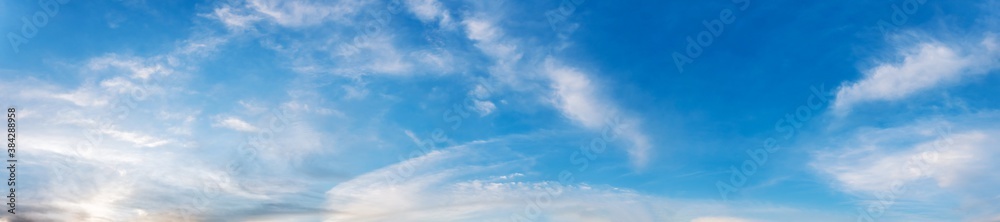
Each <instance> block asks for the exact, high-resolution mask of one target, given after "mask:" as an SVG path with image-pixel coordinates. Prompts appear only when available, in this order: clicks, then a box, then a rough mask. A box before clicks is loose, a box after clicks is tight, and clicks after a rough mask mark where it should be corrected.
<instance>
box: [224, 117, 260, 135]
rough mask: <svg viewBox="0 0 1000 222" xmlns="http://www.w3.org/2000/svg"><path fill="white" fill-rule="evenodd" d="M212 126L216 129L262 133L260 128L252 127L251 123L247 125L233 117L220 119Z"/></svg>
mask: <svg viewBox="0 0 1000 222" xmlns="http://www.w3.org/2000/svg"><path fill="white" fill-rule="evenodd" d="M212 126H214V127H223V128H227V129H231V130H236V131H240V132H257V131H260V128H257V127H256V126H254V125H252V124H250V123H247V122H246V121H243V120H242V119H240V118H236V117H232V116H230V117H223V118H218V119H217V120H216V121H215V123H213V124H212Z"/></svg>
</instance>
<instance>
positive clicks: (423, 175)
mask: <svg viewBox="0 0 1000 222" xmlns="http://www.w3.org/2000/svg"><path fill="white" fill-rule="evenodd" d="M493 145H495V143H491V142H484V143H475V144H466V145H461V146H455V147H449V148H445V149H442V150H436V151H431V152H428V153H427V154H425V155H422V156H417V157H413V158H411V159H407V160H403V161H402V162H399V163H396V164H393V165H389V166H387V167H384V168H381V169H377V170H374V171H372V172H369V173H366V174H363V175H361V176H358V177H355V178H353V179H351V180H349V181H345V182H343V183H340V184H338V185H337V186H335V187H333V188H332V189H330V190H329V191H327V192H326V197H327V205H326V209H327V210H328V211H329V212H330V213H328V214H327V215H326V219H325V221H400V220H402V221H511V220H515V221H517V220H518V219H520V220H521V221H756V220H750V219H739V218H771V219H772V220H775V219H778V218H780V219H782V220H805V219H806V218H809V219H813V220H821V221H835V220H832V219H830V218H836V217H835V216H830V215H829V214H826V213H819V212H809V211H802V210H797V209H793V208H787V207H775V206H769V205H766V204H761V203H754V204H752V205H750V203H731V205H727V204H721V203H717V202H713V201H695V200H668V199H665V198H660V197H655V196H648V195H643V194H641V193H639V192H636V191H632V190H627V189H620V188H615V187H608V186H595V185H589V184H561V183H559V182H555V181H525V180H519V179H521V178H524V177H525V176H524V174H522V173H517V172H511V171H512V170H516V169H523V167H524V166H525V164H528V162H525V160H523V159H522V160H518V161H514V162H510V161H509V160H506V159H504V158H506V157H509V156H505V155H511V154H510V153H502V152H501V153H498V150H496V149H483V148H482V147H478V146H493ZM481 150H490V151H489V152H490V153H479V152H480V151H481ZM513 156H517V155H513ZM484 157H489V158H487V159H486V160H484V161H485V162H480V161H476V162H467V160H469V159H481V158H484ZM505 160H506V161H505ZM746 206H752V207H746ZM718 215H740V216H739V217H720V216H718ZM796 218H798V219H796Z"/></svg>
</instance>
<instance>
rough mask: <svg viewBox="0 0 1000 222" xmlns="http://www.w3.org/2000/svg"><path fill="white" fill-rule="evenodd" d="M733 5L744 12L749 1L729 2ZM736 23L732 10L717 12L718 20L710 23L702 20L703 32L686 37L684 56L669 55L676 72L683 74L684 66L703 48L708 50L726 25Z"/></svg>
mask: <svg viewBox="0 0 1000 222" xmlns="http://www.w3.org/2000/svg"><path fill="white" fill-rule="evenodd" d="M731 1H732V2H733V4H736V5H737V6H738V7H739V10H740V11H745V10H747V8H749V7H750V0H731ZM734 21H736V16H734V15H733V10H732V9H728V8H726V9H722V10H721V11H719V18H717V19H713V20H711V21H708V20H702V21H701V24H702V25H704V26H705V30H704V31H701V32H699V33H698V34H697V35H695V36H694V37H691V36H690V35H688V36H687V38H686V39H687V46H686V47H684V54H681V53H680V52H678V51H674V54H672V55H671V57H673V60H674V65H675V66H677V72H680V73H683V72H684V65H687V64H690V63H693V62H694V59H697V58H698V57H699V56H701V54H702V53H703V52H705V48H708V47H709V46H711V45H712V43H714V42H715V38H718V37H719V36H720V35H722V33H723V32H724V31H725V30H726V25H729V24H732V23H733V22H734Z"/></svg>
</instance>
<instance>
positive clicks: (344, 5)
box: [247, 0, 371, 27]
mask: <svg viewBox="0 0 1000 222" xmlns="http://www.w3.org/2000/svg"><path fill="white" fill-rule="evenodd" d="M370 2H371V1H367V0H361V1H347V0H339V1H282V0H249V1H247V5H248V7H249V8H251V9H253V10H255V11H256V12H257V13H260V14H262V15H265V16H266V17H267V18H268V19H270V20H272V21H274V22H275V23H278V24H280V25H283V26H289V27H301V26H311V25H317V24H320V23H322V22H324V21H328V20H332V21H339V22H348V21H347V20H346V19H347V18H350V17H351V16H354V15H355V14H357V13H359V12H360V11H361V9H362V8H363V7H364V6H366V5H368V4H370Z"/></svg>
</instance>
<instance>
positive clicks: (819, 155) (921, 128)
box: [810, 113, 1000, 218]
mask: <svg viewBox="0 0 1000 222" xmlns="http://www.w3.org/2000/svg"><path fill="white" fill-rule="evenodd" d="M997 116H998V115H997V114H996V113H976V114H968V115H963V116H955V117H949V119H948V120H940V119H933V120H917V121H915V122H913V123H909V125H904V126H898V127H889V128H884V129H859V130H856V131H854V132H851V133H849V134H848V135H846V136H844V137H845V138H835V140H837V141H842V142H838V143H836V144H834V145H832V146H833V147H830V148H828V149H824V150H821V151H816V152H814V156H815V159H814V160H813V161H812V163H811V164H810V165H811V166H812V167H813V168H814V169H815V170H817V171H818V172H820V174H821V175H823V176H826V177H829V178H830V179H831V180H832V182H833V183H832V184H831V187H834V188H837V189H839V190H841V191H842V192H845V193H847V194H852V195H854V196H857V197H859V198H860V203H859V205H861V206H862V207H868V204H872V203H876V204H878V201H879V200H880V198H881V199H887V198H888V199H891V200H893V201H894V203H895V204H894V205H892V210H891V211H892V213H891V215H893V216H894V217H921V216H920V215H923V214H924V213H927V212H924V210H920V209H952V208H960V209H959V210H958V211H954V212H941V214H945V215H946V214H949V213H950V214H954V216H955V217H964V218H984V217H988V216H989V215H996V214H998V213H1000V211H997V210H996V209H992V208H989V207H985V206H983V205H981V204H975V203H980V202H991V201H995V199H996V196H997V195H1000V193H998V192H997V191H995V189H994V188H993V187H996V186H997V185H1000V179H997V178H995V177H993V176H991V175H993V174H995V172H996V168H997V167H1000V165H998V164H996V163H995V161H994V160H996V159H997V158H1000V150H996V149H993V148H995V144H1000V138H998V137H996V136H994V135H1000V129H998V128H997V127H996V126H995V123H996V122H998V118H997ZM890 194H891V195H890ZM959 206H961V207H959ZM939 215H940V214H939Z"/></svg>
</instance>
